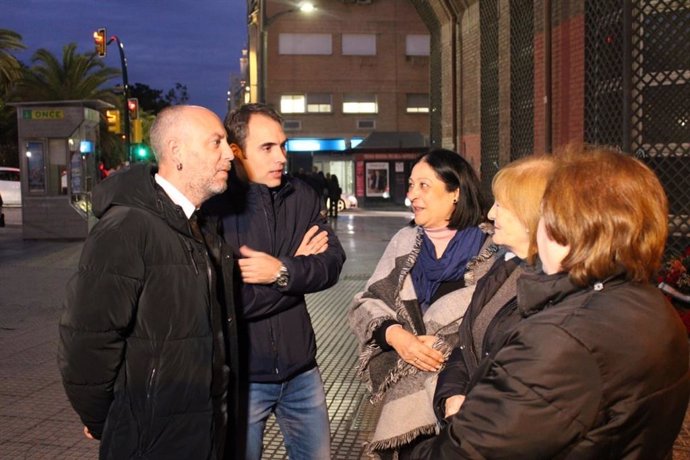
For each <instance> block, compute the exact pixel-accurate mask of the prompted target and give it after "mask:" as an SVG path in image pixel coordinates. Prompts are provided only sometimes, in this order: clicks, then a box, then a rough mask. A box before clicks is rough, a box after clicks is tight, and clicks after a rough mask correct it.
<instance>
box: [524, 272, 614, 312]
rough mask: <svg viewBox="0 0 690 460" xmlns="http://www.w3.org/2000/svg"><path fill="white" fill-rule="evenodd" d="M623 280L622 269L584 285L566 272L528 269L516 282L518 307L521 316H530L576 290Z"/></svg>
mask: <svg viewBox="0 0 690 460" xmlns="http://www.w3.org/2000/svg"><path fill="white" fill-rule="evenodd" d="M624 282H625V271H624V270H623V269H619V270H618V271H616V273H614V274H613V275H611V276H609V277H608V278H606V279H605V280H603V281H596V282H594V283H592V284H591V285H590V286H585V287H581V286H577V285H575V284H573V282H572V281H570V278H569V276H568V274H567V273H556V274H554V275H547V274H545V273H544V272H542V271H541V270H539V271H537V270H535V269H528V270H527V271H526V272H525V273H524V274H523V275H522V276H521V277H520V279H518V282H517V301H518V309H519V310H520V313H521V315H522V316H523V317H527V316H531V315H533V314H535V313H537V312H539V311H541V310H544V309H545V308H548V307H550V306H551V305H554V304H557V303H559V302H561V301H562V300H563V299H565V298H566V297H568V296H570V295H572V294H574V293H576V292H578V291H590V290H591V291H602V290H604V289H607V288H610V287H612V286H616V285H618V284H621V283H624Z"/></svg>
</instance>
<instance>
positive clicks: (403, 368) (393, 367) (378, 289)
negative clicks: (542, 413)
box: [348, 225, 497, 452]
mask: <svg viewBox="0 0 690 460" xmlns="http://www.w3.org/2000/svg"><path fill="white" fill-rule="evenodd" d="M481 228H482V230H484V231H485V232H486V233H487V234H488V233H489V232H490V230H491V226H489V225H482V226H481ZM422 232H423V230H422V229H421V228H420V227H405V228H403V229H402V230H400V231H399V232H398V233H397V234H396V235H395V236H394V237H393V239H392V240H391V242H390V243H389V244H388V247H387V248H386V250H385V252H384V254H383V256H382V257H381V260H380V261H379V263H378V265H377V267H376V269H375V271H374V274H373V275H372V276H371V278H370V279H369V281H368V282H367V284H366V288H365V290H364V291H363V292H360V293H358V294H357V295H356V296H355V298H354V300H353V302H352V305H351V307H350V311H349V312H348V320H349V323H350V328H351V329H352V331H353V332H354V334H355V335H356V336H357V339H358V341H359V344H360V357H359V366H358V375H359V376H360V377H361V378H362V380H363V381H364V383H365V384H366V386H367V388H368V389H369V391H370V392H371V402H372V403H375V404H376V403H380V404H383V406H382V408H381V415H380V417H379V420H378V424H377V426H376V430H375V433H374V436H373V438H372V441H371V442H370V443H369V446H368V448H369V451H370V452H373V451H377V450H383V449H392V448H398V447H400V446H402V445H405V444H408V443H410V442H411V441H412V440H414V439H415V438H416V437H418V436H420V435H424V434H434V433H436V432H437V429H438V428H437V427H438V424H437V420H436V416H435V415H434V411H433V408H432V400H433V395H434V389H435V387H436V378H437V373H435V372H423V371H420V370H419V369H417V368H416V367H414V366H412V365H410V364H408V363H406V362H405V361H403V360H402V359H399V356H398V354H397V353H396V352H395V350H391V351H383V350H381V348H380V347H379V346H378V345H376V343H375V341H374V340H373V333H374V331H376V329H377V328H378V327H379V326H380V325H381V324H382V323H383V322H384V321H386V320H390V319H394V320H396V321H398V322H399V323H401V324H402V325H403V327H404V328H405V329H406V330H408V331H410V332H412V333H413V334H416V335H420V334H426V335H436V336H438V337H439V339H438V340H437V341H436V343H435V344H434V347H435V348H437V349H438V350H441V351H442V352H443V353H445V354H446V355H448V354H449V353H450V351H451V349H452V347H453V346H455V344H456V343H457V340H458V334H457V331H458V326H459V324H460V321H461V320H462V318H463V315H464V314H465V310H466V309H467V306H468V305H469V303H470V300H471V298H472V294H473V293H474V287H475V282H476V280H478V279H479V278H480V277H481V276H483V275H484V274H485V273H486V272H487V271H488V269H489V267H491V265H492V264H493V258H494V254H495V253H496V251H497V247H496V246H495V245H494V244H492V242H491V238H487V241H486V242H485V243H484V245H483V246H482V249H481V250H480V252H479V255H478V256H477V257H475V258H474V259H472V260H471V261H470V262H469V263H468V264H467V271H466V273H465V285H466V286H465V287H464V288H461V289H458V290H456V291H454V292H451V293H449V294H446V295H444V296H443V297H441V298H440V299H438V300H436V301H435V302H434V303H432V304H431V305H430V306H429V309H428V310H427V312H426V314H425V315H424V317H423V318H422V316H421V309H420V307H419V304H418V303H417V299H416V295H415V292H414V287H413V286H412V280H411V277H410V276H409V273H410V270H411V269H412V267H413V266H414V263H415V261H416V259H417V255H418V254H419V250H420V248H421V242H422Z"/></svg>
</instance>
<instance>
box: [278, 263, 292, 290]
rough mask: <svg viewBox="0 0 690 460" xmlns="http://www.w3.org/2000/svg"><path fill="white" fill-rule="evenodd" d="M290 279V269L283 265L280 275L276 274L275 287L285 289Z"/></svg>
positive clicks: (279, 271)
mask: <svg viewBox="0 0 690 460" xmlns="http://www.w3.org/2000/svg"><path fill="white" fill-rule="evenodd" d="M289 279H290V273H288V269H287V268H286V267H285V265H281V266H280V270H278V273H277V274H276V280H275V281H274V283H275V285H276V286H278V287H281V288H284V287H285V286H287V285H288V280H289Z"/></svg>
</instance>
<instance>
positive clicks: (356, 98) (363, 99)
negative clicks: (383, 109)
mask: <svg viewBox="0 0 690 460" xmlns="http://www.w3.org/2000/svg"><path fill="white" fill-rule="evenodd" d="M378 111H379V106H378V103H377V102H376V95H375V94H346V95H345V96H344V97H343V113H378Z"/></svg>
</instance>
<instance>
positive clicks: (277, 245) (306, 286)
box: [207, 167, 345, 382]
mask: <svg viewBox="0 0 690 460" xmlns="http://www.w3.org/2000/svg"><path fill="white" fill-rule="evenodd" d="M238 175H239V176H241V175H242V171H240V172H239V173H238V172H237V168H235V167H233V170H232V172H231V174H230V183H229V187H228V190H227V191H226V192H225V193H224V194H223V195H219V196H217V197H215V198H214V199H212V200H211V201H210V202H209V203H208V205H207V209H208V210H209V212H211V213H213V214H217V215H219V216H220V217H221V219H222V228H223V233H224V238H225V241H226V243H227V244H228V245H229V246H230V247H231V248H232V250H233V252H234V256H235V259H236V260H238V259H239V258H240V257H241V256H240V254H239V248H240V247H241V246H243V245H246V246H248V247H250V248H251V249H254V250H256V251H261V252H265V253H267V254H270V255H272V256H273V257H276V258H278V259H280V261H281V262H282V263H283V265H285V267H286V268H287V269H288V272H289V274H290V278H289V282H288V284H287V286H286V287H284V288H279V287H278V286H276V285H274V284H271V285H263V284H244V283H241V278H240V277H239V274H240V272H239V268H237V270H236V271H235V273H236V274H237V277H236V280H237V282H238V283H240V285H241V286H240V289H236V291H235V292H236V293H237V294H238V296H236V298H235V299H236V303H237V305H238V314H239V315H241V318H240V321H241V323H240V325H239V330H240V335H241V346H243V348H244V349H245V351H246V353H247V356H246V358H247V361H246V363H245V364H246V366H247V367H245V369H248V376H249V381H251V382H283V381H286V380H289V379H290V378H292V377H294V376H295V375H297V374H299V373H301V372H304V371H306V370H309V369H311V368H313V367H314V366H316V340H315V337H314V330H313V328H312V325H311V320H310V318H309V314H308V312H307V305H306V303H305V300H304V295H305V294H308V293H312V292H318V291H322V290H324V289H326V288H329V287H331V286H333V285H334V284H335V283H336V282H337V281H338V277H339V276H340V270H341V269H342V267H343V263H344V262H345V252H344V251H343V248H342V246H341V245H340V242H339V241H338V238H337V237H336V235H335V233H334V232H333V230H332V229H331V227H330V226H329V225H328V223H327V220H326V217H325V210H324V209H323V204H322V200H321V198H320V197H319V196H318V195H317V194H316V193H315V192H314V190H313V189H312V188H311V187H310V186H309V185H307V184H306V183H305V182H302V181H301V180H299V179H296V178H293V177H290V176H284V177H283V181H282V184H281V186H280V187H278V188H276V189H269V188H268V187H266V186H265V185H261V184H254V183H248V182H246V181H245V180H242V179H240V178H239V177H238ZM313 225H318V226H319V227H320V228H321V229H323V230H326V231H327V232H328V249H327V250H326V251H325V252H323V253H321V254H318V255H313V256H299V257H295V256H294V254H295V252H296V251H297V248H298V247H299V245H300V243H301V242H302V238H303V237H304V234H305V233H306V232H307V230H308V229H309V228H311V227H312V226H313Z"/></svg>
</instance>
